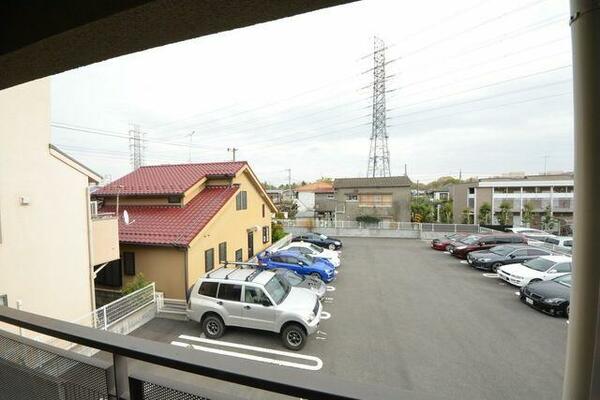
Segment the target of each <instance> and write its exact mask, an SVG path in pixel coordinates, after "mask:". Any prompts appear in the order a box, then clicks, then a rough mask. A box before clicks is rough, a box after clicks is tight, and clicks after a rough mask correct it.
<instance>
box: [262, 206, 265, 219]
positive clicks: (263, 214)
mask: <svg viewBox="0 0 600 400" xmlns="http://www.w3.org/2000/svg"><path fill="white" fill-rule="evenodd" d="M262 217H263V218H264V217H265V205H264V204H263V205H262Z"/></svg>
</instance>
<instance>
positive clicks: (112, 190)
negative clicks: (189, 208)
mask: <svg viewBox="0 0 600 400" xmlns="http://www.w3.org/2000/svg"><path fill="white" fill-rule="evenodd" d="M245 165H247V163H246V162H245V161H238V162H216V163H205V164H173V165H154V166H146V167H140V168H138V169H136V170H135V171H133V172H132V173H130V174H127V175H125V176H124V177H122V178H120V179H117V180H116V181H114V182H112V183H110V184H108V185H106V186H104V187H103V188H100V189H99V190H97V191H95V192H94V196H116V195H117V194H119V195H121V196H130V195H168V194H182V193H184V192H185V191H186V190H187V189H189V188H190V187H192V186H193V185H194V184H195V183H196V182H198V181H199V180H201V179H203V178H205V177H207V176H210V175H233V174H236V173H237V172H238V171H239V170H240V169H241V168H242V167H244V166H245ZM120 186H121V187H120Z"/></svg>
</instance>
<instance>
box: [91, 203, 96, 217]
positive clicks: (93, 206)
mask: <svg viewBox="0 0 600 400" xmlns="http://www.w3.org/2000/svg"><path fill="white" fill-rule="evenodd" d="M90 209H91V213H92V217H95V216H97V215H98V202H97V201H96V200H94V201H90Z"/></svg>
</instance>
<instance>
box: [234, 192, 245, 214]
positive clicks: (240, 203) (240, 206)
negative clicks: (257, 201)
mask: <svg viewBox="0 0 600 400" xmlns="http://www.w3.org/2000/svg"><path fill="white" fill-rule="evenodd" d="M247 208H248V193H247V192H245V191H242V192H239V193H238V194H237V196H235V209H236V210H245V209H247Z"/></svg>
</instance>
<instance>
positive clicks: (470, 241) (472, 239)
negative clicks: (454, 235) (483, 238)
mask: <svg viewBox="0 0 600 400" xmlns="http://www.w3.org/2000/svg"><path fill="white" fill-rule="evenodd" d="M478 240H479V236H468V237H466V238H464V239H463V240H461V241H460V242H461V243H464V244H473V243H475V242H477V241H478Z"/></svg>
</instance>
